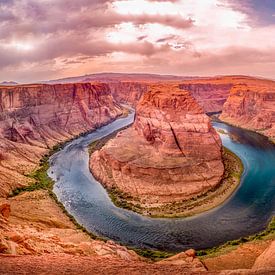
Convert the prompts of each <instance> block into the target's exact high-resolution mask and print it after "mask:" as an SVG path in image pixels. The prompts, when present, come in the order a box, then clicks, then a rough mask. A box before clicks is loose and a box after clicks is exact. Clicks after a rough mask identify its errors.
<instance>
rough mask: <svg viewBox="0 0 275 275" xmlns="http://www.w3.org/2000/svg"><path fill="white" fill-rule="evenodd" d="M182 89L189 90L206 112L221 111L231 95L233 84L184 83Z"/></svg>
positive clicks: (181, 85) (180, 85)
mask: <svg viewBox="0 0 275 275" xmlns="http://www.w3.org/2000/svg"><path fill="white" fill-rule="evenodd" d="M179 87H180V89H183V90H187V91H189V92H190V93H191V95H192V96H193V97H194V98H195V99H196V100H197V102H198V104H199V105H200V106H201V107H202V108H203V110H204V111H205V112H206V113H215V112H221V111H222V107H223V104H224V103H225V101H226V99H227V98H228V96H229V92H230V88H231V87H232V84H230V83H224V84H214V83H203V82H202V83H200V82H198V83H182V84H179Z"/></svg>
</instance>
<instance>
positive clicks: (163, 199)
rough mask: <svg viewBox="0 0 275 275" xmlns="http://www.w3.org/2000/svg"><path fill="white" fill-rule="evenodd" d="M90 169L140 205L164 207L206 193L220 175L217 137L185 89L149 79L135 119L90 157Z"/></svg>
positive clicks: (219, 147)
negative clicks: (149, 81)
mask: <svg viewBox="0 0 275 275" xmlns="http://www.w3.org/2000/svg"><path fill="white" fill-rule="evenodd" d="M90 167H91V171H92V173H93V174H94V176H95V177H96V178H98V179H99V180H100V182H102V183H103V184H104V185H105V186H106V187H107V188H109V189H112V188H113V189H114V188H115V189H117V190H118V191H119V192H123V193H125V194H127V195H128V196H130V197H131V198H132V201H131V202H132V203H134V204H139V205H140V206H141V207H144V208H150V207H163V206H164V205H166V204H170V203H175V202H179V201H182V200H188V199H190V198H192V197H195V196H198V195H200V194H203V193H206V192H207V191H208V190H210V189H212V188H213V187H215V186H216V185H217V184H218V183H219V182H220V180H221V177H222V175H223V171H224V167H223V163H222V157H221V141H220V138H219V136H218V134H217V133H216V131H215V130H214V129H213V128H212V126H211V124H210V120H209V118H208V117H207V116H206V115H205V114H204V112H203V110H202V108H201V107H200V106H199V105H198V104H197V103H196V101H195V100H194V99H193V98H192V97H191V96H190V94H189V93H188V92H187V91H182V90H180V89H179V88H178V87H177V86H173V85H153V86H151V87H150V88H149V90H148V92H146V93H145V94H144V95H143V98H142V100H141V101H140V103H139V104H138V106H137V110H136V118H135V122H134V125H133V126H132V127H130V128H129V129H126V130H124V131H122V132H120V133H119V134H118V135H117V137H116V138H114V139H113V140H110V141H109V142H108V143H107V144H106V145H105V146H104V147H103V148H102V149H101V150H100V151H97V152H95V153H94V154H93V155H92V157H91V160H90Z"/></svg>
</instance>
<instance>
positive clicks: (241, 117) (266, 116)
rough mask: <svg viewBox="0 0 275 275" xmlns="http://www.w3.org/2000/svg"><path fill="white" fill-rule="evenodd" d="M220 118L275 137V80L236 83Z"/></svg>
mask: <svg viewBox="0 0 275 275" xmlns="http://www.w3.org/2000/svg"><path fill="white" fill-rule="evenodd" d="M220 119H221V120H223V121H226V122H229V123H231V124H234V125H237V126H240V127H243V128H247V129H250V130H253V131H258V132H260V133H262V134H264V135H266V136H268V137H270V138H271V139H275V82H273V83H272V82H270V83H269V85H263V84H258V85H246V84H241V85H235V86H234V87H233V88H232V89H231V91H230V96H229V98H228V99H227V101H226V103H225V104H224V107H223V112H222V114H221V116H220Z"/></svg>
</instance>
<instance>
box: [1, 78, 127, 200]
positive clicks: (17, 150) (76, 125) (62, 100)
mask: <svg viewBox="0 0 275 275" xmlns="http://www.w3.org/2000/svg"><path fill="white" fill-rule="evenodd" d="M0 110H1V113H0V138H1V144H0V149H1V153H0V179H1V182H0V195H1V196H5V195H7V194H9V193H10V192H11V191H12V190H13V189H15V188H17V187H20V186H23V185H26V184H27V183H28V182H30V179H29V178H27V177H25V176H24V174H27V173H28V172H30V171H31V170H32V169H34V168H35V167H36V165H37V163H38V162H39V159H40V158H41V156H42V155H43V154H44V153H46V152H47V150H48V149H49V148H51V147H52V146H53V145H55V144H57V143H59V142H62V141H64V140H68V139H70V138H72V137H74V136H76V135H78V134H80V133H83V132H86V131H91V130H93V129H96V128H97V127H99V126H101V125H103V124H106V123H108V122H110V121H111V120H113V119H115V118H116V117H117V116H119V115H121V114H122V112H123V110H122V109H121V108H120V107H119V106H118V104H117V103H116V102H115V101H114V100H113V98H112V95H111V92H110V89H109V87H108V85H106V84H96V83H95V84H91V83H86V84H83V83H80V84H77V83H76V84H62V85H61V84H56V85H46V84H43V85H23V86H14V87H7V86H2V87H0Z"/></svg>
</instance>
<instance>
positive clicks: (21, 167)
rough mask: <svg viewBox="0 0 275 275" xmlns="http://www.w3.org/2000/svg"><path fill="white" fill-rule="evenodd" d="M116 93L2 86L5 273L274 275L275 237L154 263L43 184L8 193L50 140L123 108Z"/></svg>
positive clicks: (0, 222)
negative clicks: (85, 225)
mask: <svg viewBox="0 0 275 275" xmlns="http://www.w3.org/2000/svg"><path fill="white" fill-rule="evenodd" d="M127 85H128V84H127ZM142 85H144V84H142ZM134 86H135V87H138V86H136V84H134ZM132 87H133V86H132ZM125 89H126V88H125ZM135 89H140V88H135ZM135 89H134V88H132V90H133V91H134V90H135ZM125 91H127V89H126V90H122V91H121V96H122V97H123V95H122V94H123V93H125ZM111 92H112V91H111V90H110V89H109V86H107V85H104V84H98V83H82V84H62V85H60V84H56V85H38V84H37V85H17V86H13V87H7V86H0V274H79V273H82V274H102V273H103V274H118V273H120V274H144V272H145V271H146V272H147V273H149V274H220V273H221V274H235V273H238V272H239V273H240V272H241V274H272V271H274V262H275V260H274V242H273V243H272V242H271V241H266V242H260V243H249V244H244V245H243V246H241V247H239V248H238V249H236V250H233V251H231V252H230V253H227V254H224V255H221V256H218V257H214V258H209V259H208V260H204V263H202V262H201V261H200V260H199V259H198V258H196V257H195V256H194V251H192V250H191V251H186V252H183V253H180V254H178V255H176V256H175V257H172V258H169V259H167V260H165V261H160V262H158V263H152V262H150V261H148V260H146V259H144V258H141V257H139V256H137V254H136V253H135V252H133V251H131V250H129V249H127V248H125V247H123V246H120V245H118V244H116V243H114V242H112V241H108V242H103V241H100V240H92V239H91V238H90V237H89V236H88V235H87V234H86V233H83V232H82V231H81V230H79V229H77V228H76V226H75V225H74V224H73V223H72V221H71V220H70V219H69V217H67V216H66V215H65V214H64V213H63V211H62V209H61V208H59V206H58V205H57V204H56V203H55V201H54V200H53V199H52V198H51V197H50V196H49V194H48V192H47V191H46V190H37V191H33V192H24V193H22V194H20V195H17V196H15V197H10V198H7V196H8V194H9V193H10V192H11V190H13V189H15V188H17V187H21V186H24V185H27V184H31V183H33V182H32V181H31V180H30V179H29V178H28V177H25V175H26V174H28V173H30V172H31V171H33V170H34V169H36V168H37V167H38V163H39V159H40V158H41V157H42V155H43V154H45V153H47V152H48V150H49V148H50V147H51V146H52V145H54V144H57V143H59V142H62V141H65V140H67V139H70V138H72V137H74V136H75V135H78V134H80V133H82V132H85V131H87V130H92V129H95V128H96V127H98V126H101V125H103V124H106V123H108V122H110V121H111V120H113V119H115V118H116V117H117V116H119V115H121V114H122V112H123V110H122V109H121V108H120V107H119V106H118V105H117V102H116V101H115V100H114V98H113V97H112V94H111ZM117 93H118V94H119V90H117ZM127 100H128V99H125V102H127ZM259 256H261V257H259ZM256 259H257V261H256V263H255V265H254V262H255V260H256ZM240 268H241V270H240ZM207 269H208V270H209V272H208V271H206V270H207ZM231 269H234V270H231ZM219 270H223V271H219ZM234 272H235V273H234Z"/></svg>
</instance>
